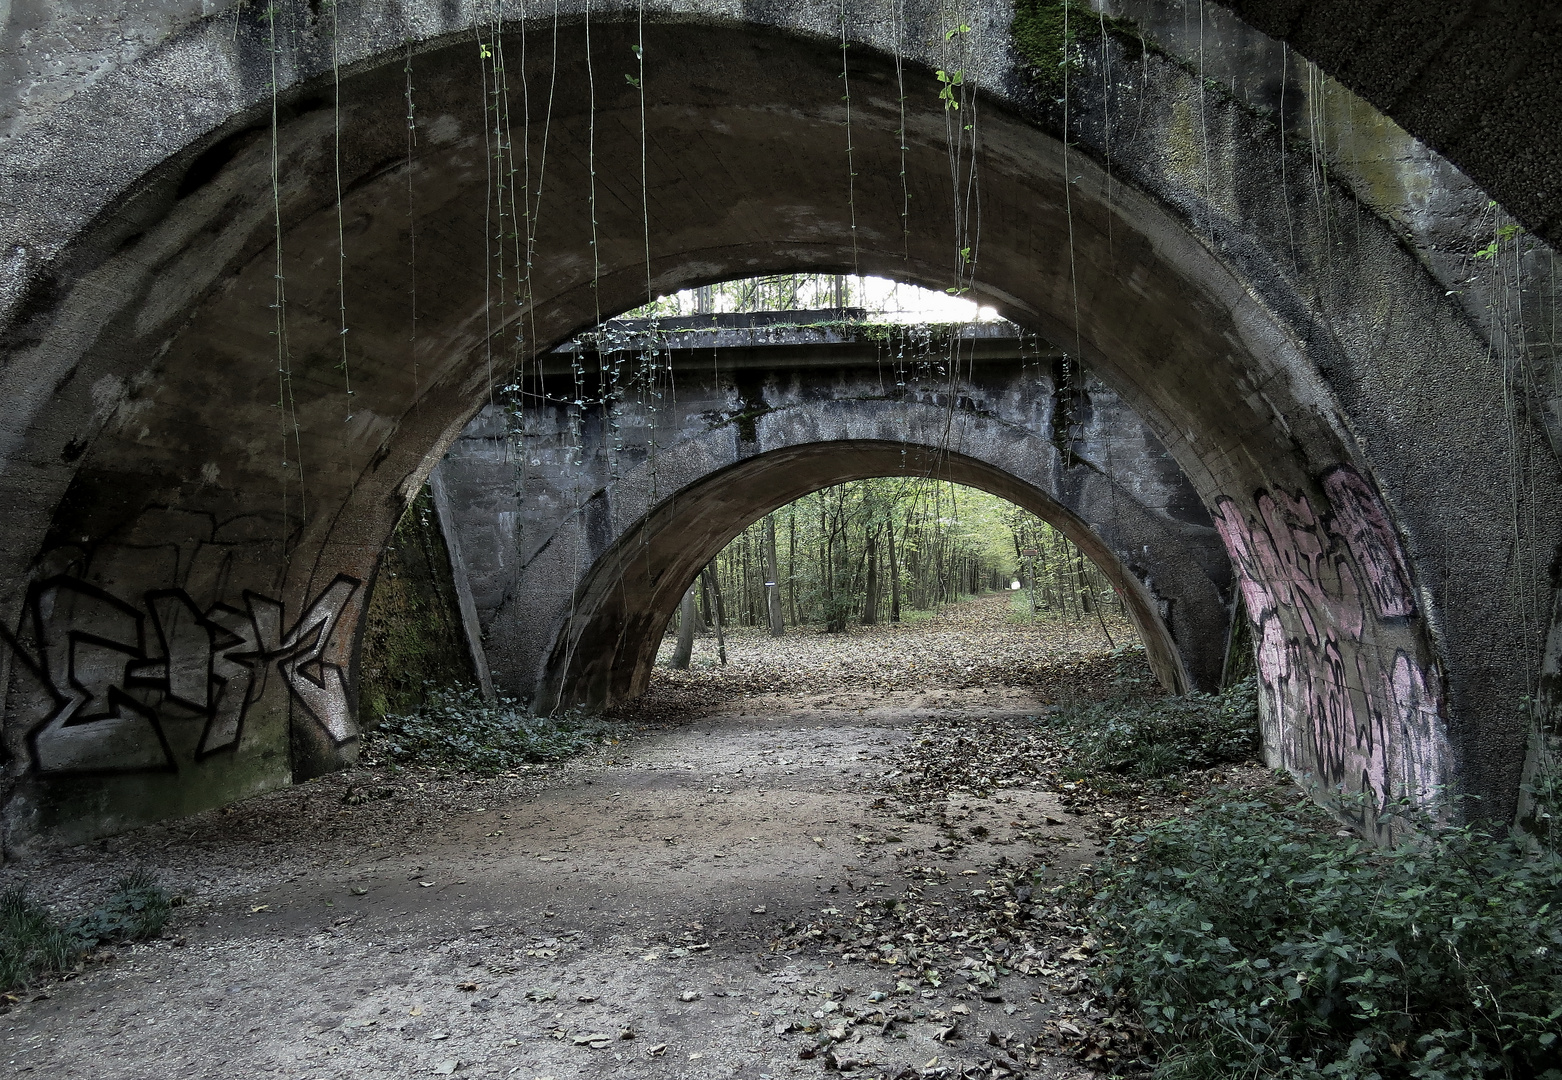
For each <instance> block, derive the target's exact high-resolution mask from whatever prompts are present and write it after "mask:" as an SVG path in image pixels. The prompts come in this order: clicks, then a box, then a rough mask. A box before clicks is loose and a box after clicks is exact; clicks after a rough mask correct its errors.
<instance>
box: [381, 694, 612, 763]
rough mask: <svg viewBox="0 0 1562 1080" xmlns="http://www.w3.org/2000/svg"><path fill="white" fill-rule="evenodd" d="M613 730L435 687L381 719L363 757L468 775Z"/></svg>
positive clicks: (594, 741)
mask: <svg viewBox="0 0 1562 1080" xmlns="http://www.w3.org/2000/svg"><path fill="white" fill-rule="evenodd" d="M622 731H623V729H622V727H621V726H620V725H616V724H612V723H609V722H607V721H604V720H600V719H596V718H594V717H590V716H582V715H578V714H574V713H565V714H562V715H559V716H533V715H530V714H529V713H527V712H526V710H525V709H524V708H522V707H521V706H520V705H519V704H517V703H516V702H514V701H510V700H508V699H506V698H500V699H499V700H498V701H496V702H486V701H484V700H483V698H482V695H481V694H479V693H478V691H477V690H476V689H473V688H470V687H456V688H454V689H442V690H435V691H432V692H431V693H430V694H429V699H428V701H427V703H426V704H424V705H420V706H418V707H417V708H416V709H413V710H412V711H410V712H406V713H401V714H393V715H387V716H386V717H385V718H384V719H383V720H382V721H381V722H380V725H379V727H378V728H376V729H375V730H374V731H372V732H370V733H369V735H368V738H367V741H366V744H365V754H366V757H367V758H368V759H369V760H371V761H382V762H387V763H391V764H396V765H430V766H436V767H446V768H454V769H462V770H466V771H470V772H475V773H484V774H493V773H501V772H506V771H509V770H511V769H514V768H516V767H517V766H521V765H529V764H538V763H544V762H550V761H562V760H563V759H564V758H567V757H569V756H571V755H572V754H576V753H579V752H580V751H582V750H584V749H587V748H588V747H591V746H596V745H599V744H600V743H601V742H602V741H603V740H604V739H615V738H617V737H618V736H619V735H620V734H621V733H622Z"/></svg>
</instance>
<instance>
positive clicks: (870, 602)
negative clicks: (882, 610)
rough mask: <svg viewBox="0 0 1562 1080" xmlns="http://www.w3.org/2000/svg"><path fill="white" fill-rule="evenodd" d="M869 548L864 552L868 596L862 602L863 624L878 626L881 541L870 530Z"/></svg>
mask: <svg viewBox="0 0 1562 1080" xmlns="http://www.w3.org/2000/svg"><path fill="white" fill-rule="evenodd" d="M867 545H868V546H867V550H866V551H865V552H864V554H863V559H864V561H865V562H866V563H867V564H868V573H867V579H868V580H867V587H868V597H867V599H866V600H864V601H863V603H862V625H864V626H877V625H878V622H879V541H878V534H877V533H872V532H870V533H869V534H868V539H867Z"/></svg>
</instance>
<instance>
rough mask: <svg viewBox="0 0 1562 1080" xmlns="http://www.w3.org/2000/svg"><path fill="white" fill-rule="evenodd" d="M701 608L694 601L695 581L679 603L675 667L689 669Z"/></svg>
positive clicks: (681, 669) (683, 669)
mask: <svg viewBox="0 0 1562 1080" xmlns="http://www.w3.org/2000/svg"><path fill="white" fill-rule="evenodd" d="M699 618H700V614H699V610H698V609H697V608H696V607H695V603H694V583H693V582H692V581H691V582H690V583H689V591H688V592H686V593H684V594H683V599H682V600H681V601H680V602H679V604H678V647H677V648H675V649H674V650H673V667H675V668H677V669H678V670H679V671H688V670H689V660H690V658H692V657H693V656H694V624H695V623H696V622H698V621H699Z"/></svg>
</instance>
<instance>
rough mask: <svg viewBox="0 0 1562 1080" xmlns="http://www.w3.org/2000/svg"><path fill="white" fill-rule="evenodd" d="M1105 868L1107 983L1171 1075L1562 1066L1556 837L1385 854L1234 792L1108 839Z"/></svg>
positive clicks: (1549, 1077) (1436, 1073)
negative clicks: (1544, 847)
mask: <svg viewBox="0 0 1562 1080" xmlns="http://www.w3.org/2000/svg"><path fill="white" fill-rule="evenodd" d="M1096 882H1097V885H1098V886H1099V887H1098V890H1097V891H1095V893H1094V895H1093V896H1092V897H1090V898H1089V899H1088V904H1089V911H1090V917H1091V919H1092V920H1093V922H1094V925H1095V927H1096V932H1097V934H1098V935H1099V936H1100V937H1101V939H1102V940H1103V941H1104V942H1106V943H1107V944H1106V950H1105V956H1104V964H1103V966H1102V968H1101V969H1100V970H1101V972H1102V974H1101V975H1100V977H1099V981H1101V982H1103V983H1104V984H1105V985H1106V986H1107V988H1108V989H1109V990H1111V991H1113V992H1115V993H1117V994H1119V995H1121V996H1122V997H1123V998H1125V999H1126V1000H1127V1001H1129V1002H1131V1003H1132V1004H1133V1005H1134V1006H1135V1007H1136V1009H1137V1011H1138V1012H1139V1014H1140V1016H1141V1018H1142V1021H1143V1023H1144V1025H1145V1027H1146V1029H1147V1031H1148V1032H1149V1035H1150V1038H1151V1040H1152V1042H1153V1043H1154V1044H1155V1046H1156V1047H1157V1048H1158V1050H1159V1055H1160V1057H1159V1064H1158V1065H1157V1067H1156V1072H1155V1075H1156V1076H1157V1077H1158V1078H1162V1080H1170V1078H1177V1080H1183V1078H1190V1080H1191V1078H1203V1077H1209V1078H1215V1077H1237V1076H1244V1077H1277V1078H1286V1080H1293V1078H1294V1080H1300V1078H1304V1077H1305V1078H1312V1077H1331V1078H1341V1080H1397V1078H1412V1077H1413V1078H1418V1080H1455V1078H1457V1080H1475V1078H1489V1077H1511V1078H1515V1080H1519V1078H1523V1080H1532V1078H1542V1080H1562V1035H1559V1033H1562V965H1559V963H1558V959H1559V956H1562V857H1559V856H1558V855H1557V854H1556V853H1555V852H1551V851H1542V852H1539V853H1533V852H1532V850H1531V849H1529V848H1526V846H1525V845H1524V844H1523V843H1521V842H1520V841H1519V840H1517V839H1514V838H1511V837H1509V836H1506V835H1503V836H1493V835H1489V834H1487V833H1483V832H1481V831H1480V830H1478V829H1476V828H1474V827H1462V828H1447V827H1445V828H1435V827H1430V826H1428V827H1427V828H1426V829H1425V831H1423V832H1422V833H1420V834H1419V836H1418V837H1417V838H1416V839H1415V840H1413V841H1407V842H1405V843H1403V844H1402V845H1401V846H1399V847H1397V848H1395V849H1393V850H1383V849H1380V848H1377V847H1375V846H1372V845H1370V844H1368V843H1366V842H1364V841H1361V840H1358V839H1355V838H1354V837H1353V836H1350V835H1349V834H1344V835H1341V834H1340V833H1339V829H1338V822H1336V821H1335V820H1334V819H1332V818H1331V817H1329V816H1328V814H1327V813H1326V812H1325V811H1324V810H1322V809H1321V808H1319V807H1318V806H1317V805H1315V804H1314V803H1312V802H1311V801H1310V800H1305V799H1303V800H1300V801H1291V800H1290V799H1289V798H1288V797H1286V796H1284V795H1281V794H1278V793H1277V794H1274V795H1271V796H1264V797H1257V798H1255V797H1253V796H1252V794H1251V793H1249V792H1243V793H1241V794H1240V795H1238V794H1237V793H1234V792H1227V793H1226V797H1225V799H1224V800H1222V799H1220V798H1217V799H1215V800H1213V801H1210V802H1208V803H1206V804H1205V805H1203V806H1200V807H1196V808H1194V809H1193V810H1192V811H1191V812H1190V813H1188V814H1186V815H1184V816H1182V817H1179V818H1176V819H1174V820H1171V821H1168V822H1165V823H1163V824H1160V825H1157V826H1154V827H1152V828H1149V829H1146V830H1144V831H1143V832H1142V833H1140V834H1138V835H1134V836H1131V837H1124V838H1121V839H1119V840H1117V841H1114V843H1113V845H1112V849H1111V856H1110V858H1109V860H1108V862H1107V863H1106V865H1104V866H1103V868H1102V870H1101V872H1100V876H1099V877H1098V878H1097V879H1096ZM1103 882H1104V884H1101V883H1103Z"/></svg>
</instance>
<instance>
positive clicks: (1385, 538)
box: [1215, 466, 1448, 811]
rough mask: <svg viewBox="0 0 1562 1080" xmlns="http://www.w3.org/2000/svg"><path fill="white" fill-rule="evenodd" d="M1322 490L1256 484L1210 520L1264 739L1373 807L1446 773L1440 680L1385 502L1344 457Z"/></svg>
mask: <svg viewBox="0 0 1562 1080" xmlns="http://www.w3.org/2000/svg"><path fill="white" fill-rule="evenodd" d="M1322 486H1323V490H1324V494H1325V495H1326V496H1327V498H1328V504H1329V508H1330V511H1331V512H1330V513H1327V514H1321V513H1319V512H1318V510H1317V509H1316V508H1315V507H1314V506H1313V504H1312V501H1311V500H1310V499H1308V498H1307V496H1305V495H1297V496H1292V495H1288V494H1286V493H1285V492H1272V491H1261V492H1259V493H1258V495H1257V497H1256V500H1255V509H1256V514H1254V515H1251V516H1250V515H1249V514H1247V513H1244V511H1243V510H1242V508H1241V507H1239V506H1238V504H1237V503H1236V502H1235V501H1234V500H1232V499H1229V498H1223V499H1221V500H1219V501H1218V504H1217V512H1216V514H1215V524H1216V527H1217V528H1218V529H1219V530H1220V534H1221V537H1222V539H1223V540H1224V541H1225V543H1226V549H1227V551H1228V552H1229V553H1230V555H1231V561H1232V564H1233V567H1234V568H1235V570H1236V572H1237V579H1238V582H1239V583H1240V586H1241V589H1242V595H1243V600H1244V601H1245V602H1246V605H1247V612H1248V617H1249V618H1250V619H1251V620H1252V624H1253V630H1254V637H1255V641H1256V643H1257V649H1258V669H1259V678H1260V681H1261V683H1262V692H1263V694H1264V696H1265V701H1266V705H1267V710H1266V711H1267V716H1266V719H1267V721H1268V729H1267V730H1266V731H1265V742H1266V744H1267V746H1268V747H1269V749H1270V750H1271V752H1272V753H1273V754H1275V755H1276V756H1277V757H1278V758H1279V761H1278V762H1277V763H1278V764H1283V765H1285V766H1286V767H1287V768H1290V769H1292V770H1294V771H1297V772H1301V773H1309V774H1311V775H1312V776H1313V777H1314V778H1316V779H1317V780H1318V781H1320V782H1322V783H1323V784H1325V785H1326V786H1329V787H1336V786H1339V787H1343V788H1344V789H1345V790H1347V791H1355V792H1361V793H1363V794H1364V795H1366V797H1367V804H1368V808H1369V809H1370V810H1373V811H1380V810H1381V809H1382V808H1383V807H1384V805H1385V804H1386V803H1387V801H1388V800H1389V799H1392V798H1395V797H1398V796H1406V795H1408V796H1412V797H1417V798H1419V797H1421V796H1424V795H1426V794H1427V793H1428V792H1430V791H1431V790H1432V789H1434V788H1436V787H1437V786H1439V785H1440V784H1442V783H1443V782H1444V778H1445V775H1446V766H1447V761H1448V746H1447V739H1446V733H1445V731H1444V726H1443V697H1442V680H1441V676H1440V674H1439V672H1438V670H1437V666H1436V663H1435V661H1432V660H1431V659H1429V658H1428V657H1427V656H1426V653H1425V644H1424V641H1423V635H1422V633H1421V626H1420V618H1419V614H1418V612H1417V609H1416V602H1415V594H1414V592H1413V590H1412V587H1411V581H1410V574H1409V571H1408V569H1407V567H1406V563H1405V559H1404V555H1403V553H1402V551H1401V550H1400V546H1399V542H1398V539H1397V538H1396V537H1395V535H1394V531H1393V528H1392V527H1391V526H1390V524H1389V518H1388V513H1387V510H1386V508H1385V507H1384V505H1383V501H1382V499H1381V498H1380V497H1379V496H1378V494H1377V492H1376V491H1374V490H1373V488H1372V486H1371V485H1370V484H1368V483H1367V481H1366V480H1365V479H1363V478H1362V476H1361V475H1360V474H1359V473H1357V472H1355V471H1354V470H1352V469H1350V468H1348V467H1345V466H1341V467H1337V468H1335V469H1333V470H1331V471H1330V472H1328V473H1327V474H1326V475H1325V476H1324V477H1323V479H1322Z"/></svg>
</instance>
